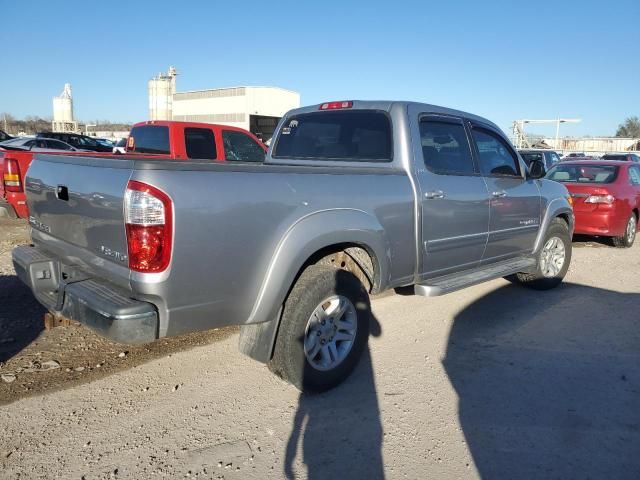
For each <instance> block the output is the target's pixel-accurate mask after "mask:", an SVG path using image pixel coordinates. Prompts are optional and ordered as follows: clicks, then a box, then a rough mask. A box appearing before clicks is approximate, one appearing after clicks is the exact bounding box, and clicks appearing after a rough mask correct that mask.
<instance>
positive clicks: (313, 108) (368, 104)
mask: <svg viewBox="0 0 640 480" xmlns="http://www.w3.org/2000/svg"><path fill="white" fill-rule="evenodd" d="M349 101H351V102H353V106H352V107H350V108H349V110H384V111H391V110H392V109H393V107H395V106H400V107H405V109H408V108H410V107H415V108H417V109H419V110H421V111H422V112H423V113H435V114H441V115H454V116H459V117H464V118H468V119H471V120H475V121H478V122H481V123H485V124H488V125H491V126H493V127H494V128H496V129H498V130H501V129H500V127H498V126H497V125H496V124H495V123H493V122H492V121H491V120H488V119H486V118H484V117H481V116H479V115H475V114H473V113H469V112H464V111H462V110H456V109H453V108H447V107H441V106H439V105H431V104H428V103H420V102H410V101H396V100H349ZM324 103H327V102H322V103H318V104H315V105H308V106H306V107H300V108H296V109H293V110H290V111H289V112H288V113H287V114H286V116H291V115H294V114H300V113H311V112H317V111H320V106H321V105H322V104H324ZM322 111H325V112H335V111H336V110H322Z"/></svg>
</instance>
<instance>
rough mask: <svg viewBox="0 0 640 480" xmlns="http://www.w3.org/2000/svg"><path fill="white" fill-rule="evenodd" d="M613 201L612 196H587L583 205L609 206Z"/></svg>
mask: <svg viewBox="0 0 640 480" xmlns="http://www.w3.org/2000/svg"><path fill="white" fill-rule="evenodd" d="M615 200H616V199H615V197H614V196H613V195H589V196H588V197H587V198H585V200H584V203H606V204H607V205H611V204H612V203H613V202H614V201H615Z"/></svg>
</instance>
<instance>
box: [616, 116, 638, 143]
mask: <svg viewBox="0 0 640 480" xmlns="http://www.w3.org/2000/svg"><path fill="white" fill-rule="evenodd" d="M616 137H625V138H640V118H638V117H629V118H627V119H626V120H625V121H624V123H622V124H620V125H619V126H618V130H617V131H616Z"/></svg>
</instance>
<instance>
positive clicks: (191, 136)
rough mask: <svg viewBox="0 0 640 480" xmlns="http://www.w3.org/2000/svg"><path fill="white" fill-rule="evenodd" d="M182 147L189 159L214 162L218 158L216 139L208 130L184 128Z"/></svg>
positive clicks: (211, 131)
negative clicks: (183, 146) (184, 148)
mask: <svg viewBox="0 0 640 480" xmlns="http://www.w3.org/2000/svg"><path fill="white" fill-rule="evenodd" d="M184 145H185V147H186V150H187V157H189V158H201V159H208V160H215V159H216V158H217V156H218V155H217V152H216V138H215V136H214V134H213V130H211V129H209V128H185V129H184Z"/></svg>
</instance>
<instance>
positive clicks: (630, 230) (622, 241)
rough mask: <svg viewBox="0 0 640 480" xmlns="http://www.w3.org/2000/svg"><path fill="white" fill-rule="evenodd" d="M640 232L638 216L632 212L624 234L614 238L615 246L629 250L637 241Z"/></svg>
mask: <svg viewBox="0 0 640 480" xmlns="http://www.w3.org/2000/svg"><path fill="white" fill-rule="evenodd" d="M637 231H638V221H637V219H636V214H635V213H633V212H631V216H630V217H629V220H627V225H626V227H625V229H624V234H623V235H622V236H620V237H613V244H614V245H615V246H616V247H618V248H629V247H631V246H632V245H633V242H634V241H635V240H636V232H637Z"/></svg>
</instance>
